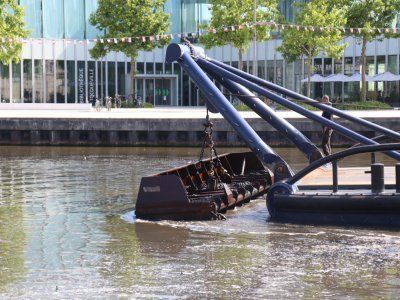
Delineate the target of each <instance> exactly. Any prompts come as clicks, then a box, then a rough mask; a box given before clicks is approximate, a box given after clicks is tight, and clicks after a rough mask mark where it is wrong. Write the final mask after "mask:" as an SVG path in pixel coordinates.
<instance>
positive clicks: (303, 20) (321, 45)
mask: <svg viewBox="0 0 400 300" xmlns="http://www.w3.org/2000/svg"><path fill="white" fill-rule="evenodd" d="M295 23H296V24H301V26H299V27H296V26H286V27H285V30H283V31H282V32H281V34H282V44H281V46H279V47H278V48H277V51H279V52H281V53H282V55H283V57H284V58H285V60H286V61H287V62H293V61H295V60H297V59H299V58H302V57H305V58H306V63H307V66H308V74H307V78H308V80H307V96H310V86H311V84H310V77H311V73H312V71H313V70H312V57H314V56H317V55H318V54H320V53H325V54H327V55H328V56H330V57H333V58H338V57H340V56H341V55H342V53H343V50H344V48H345V47H346V45H345V44H340V41H341V40H342V39H343V32H342V31H341V30H335V29H336V28H342V26H344V25H345V24H346V18H345V17H344V12H343V11H342V9H341V8H339V7H337V6H335V5H329V3H328V1H327V0H311V1H310V2H308V3H305V4H304V5H302V7H301V10H300V11H299V13H298V14H297V15H296V19H295Z"/></svg>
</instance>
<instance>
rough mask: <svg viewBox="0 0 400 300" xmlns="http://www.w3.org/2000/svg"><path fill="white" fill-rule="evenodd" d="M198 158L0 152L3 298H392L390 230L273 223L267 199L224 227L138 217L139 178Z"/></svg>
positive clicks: (185, 153) (55, 150)
mask: <svg viewBox="0 0 400 300" xmlns="http://www.w3.org/2000/svg"><path fill="white" fill-rule="evenodd" d="M225 150H226V151H225ZM278 150H279V151H278ZM278 150H277V151H278V153H280V154H281V156H282V157H283V158H284V159H285V160H286V161H288V162H289V163H290V165H291V166H292V168H293V169H295V170H296V169H299V168H300V167H301V166H303V165H304V164H305V158H304V157H302V156H301V155H299V154H298V153H297V151H296V150H294V149H278ZM228 151H232V149H222V150H221V149H219V152H220V153H223V152H228ZM198 156H199V149H193V148H91V147H89V148H75V147H74V148H61V147H2V148H0V166H1V169H0V258H1V259H0V298H1V299H92V298H95V299H117V298H118V299H205V298H207V299H283V298H285V299H286V298H289V299H293V298H317V299H318V298H327V297H333V298H336V299H361V298H369V299H371V298H374V299H384V298H386V299H388V298H391V299H393V298H396V297H398V296H399V295H400V273H399V272H400V233H399V232H398V231H385V230H377V229H374V230H372V229H366V228H341V227H327V226H299V225H293V224H277V223H272V222H269V221H268V220H267V219H268V211H267V209H266V207H265V200H264V199H260V200H255V201H253V202H251V203H250V204H248V205H246V206H244V207H241V208H238V209H237V210H233V211H229V212H228V214H227V220H226V221H208V222H171V221H161V222H149V221H143V220H137V219H135V216H134V211H133V210H134V207H135V199H136V196H137V189H138V186H139V182H140V179H141V177H142V176H145V175H150V174H153V173H157V172H159V171H164V170H166V169H169V168H172V167H176V166H179V165H183V164H186V163H189V162H193V161H194V160H196V158H198ZM360 161H368V158H365V157H364V158H360ZM349 163H350V164H351V163H354V164H356V163H357V162H355V161H350V162H349Z"/></svg>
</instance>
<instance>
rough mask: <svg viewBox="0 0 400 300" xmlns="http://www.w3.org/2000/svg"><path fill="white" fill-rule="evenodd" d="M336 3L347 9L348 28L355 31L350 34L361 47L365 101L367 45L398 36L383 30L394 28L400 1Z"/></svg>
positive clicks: (340, 1) (376, 0)
mask: <svg viewBox="0 0 400 300" xmlns="http://www.w3.org/2000/svg"><path fill="white" fill-rule="evenodd" d="M332 1H333V0H332ZM335 1H336V2H339V3H340V5H342V6H343V7H345V8H346V17H347V24H348V27H349V28H354V29H355V30H354V31H353V32H348V34H350V35H352V36H355V37H356V39H357V41H358V43H359V44H360V45H361V66H362V67H361V78H362V89H361V100H363V101H364V100H365V98H366V90H367V89H366V81H365V71H366V48H367V43H368V42H371V41H373V40H375V39H377V40H380V39H383V38H384V37H392V36H398V34H393V31H392V32H389V33H387V32H385V31H384V30H383V29H384V28H390V27H392V23H393V22H394V21H395V20H396V17H397V15H398V13H399V11H400V0H357V1H354V0H335ZM358 28H360V30H358ZM378 28H379V30H378ZM382 30H383V31H382Z"/></svg>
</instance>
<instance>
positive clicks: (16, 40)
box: [0, 0, 29, 64]
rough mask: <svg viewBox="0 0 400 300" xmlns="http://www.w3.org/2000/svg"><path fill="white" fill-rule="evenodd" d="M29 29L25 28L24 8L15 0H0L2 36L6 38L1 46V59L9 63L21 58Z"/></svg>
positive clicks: (0, 29) (0, 32)
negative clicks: (23, 41) (23, 42)
mask: <svg viewBox="0 0 400 300" xmlns="http://www.w3.org/2000/svg"><path fill="white" fill-rule="evenodd" d="M28 34H29V31H28V30H26V29H25V22H24V10H23V8H22V7H21V6H19V5H18V4H17V1H15V0H2V1H0V36H1V37H3V38H4V42H3V41H2V42H1V47H0V61H1V62H2V63H3V64H8V63H9V62H10V60H11V61H13V62H19V61H20V59H21V51H22V43H21V41H20V39H23V38H26V37H27V36H28Z"/></svg>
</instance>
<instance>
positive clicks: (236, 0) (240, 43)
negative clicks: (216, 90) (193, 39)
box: [199, 0, 278, 69]
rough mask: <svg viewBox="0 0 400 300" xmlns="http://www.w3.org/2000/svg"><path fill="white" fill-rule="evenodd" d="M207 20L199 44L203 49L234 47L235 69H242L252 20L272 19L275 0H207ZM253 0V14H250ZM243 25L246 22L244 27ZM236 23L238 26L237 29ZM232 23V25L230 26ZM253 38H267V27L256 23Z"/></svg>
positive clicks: (268, 27)
mask: <svg viewBox="0 0 400 300" xmlns="http://www.w3.org/2000/svg"><path fill="white" fill-rule="evenodd" d="M209 3H210V10H211V20H210V22H209V24H203V26H202V28H208V31H211V30H212V31H213V32H209V33H207V34H205V35H203V36H201V37H199V43H200V44H203V45H204V46H205V48H206V49H209V48H212V47H217V46H224V45H231V46H233V47H234V48H236V49H238V55H239V69H243V59H242V56H243V53H244V52H245V51H246V50H247V49H248V48H249V47H250V43H251V41H252V40H253V39H254V27H253V26H252V25H253V24H254V21H256V22H257V23H263V22H273V21H274V20H275V19H276V17H277V16H278V1H277V0H261V1H260V0H258V1H254V0H209ZM254 3H256V9H255V11H256V14H255V16H254ZM245 24H250V25H249V26H246V25H245ZM239 25H240V27H241V28H239ZM232 26H233V27H234V28H232ZM255 29H256V32H255V36H256V39H257V41H263V40H266V39H268V38H269V37H270V29H271V28H270V26H256V28H255Z"/></svg>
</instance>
